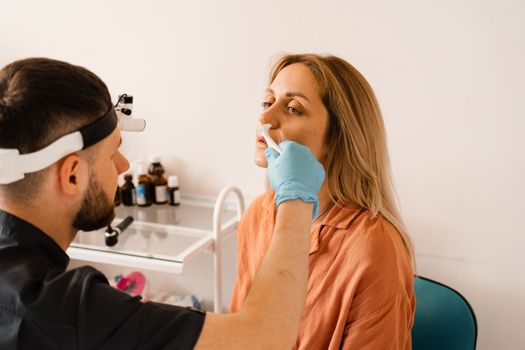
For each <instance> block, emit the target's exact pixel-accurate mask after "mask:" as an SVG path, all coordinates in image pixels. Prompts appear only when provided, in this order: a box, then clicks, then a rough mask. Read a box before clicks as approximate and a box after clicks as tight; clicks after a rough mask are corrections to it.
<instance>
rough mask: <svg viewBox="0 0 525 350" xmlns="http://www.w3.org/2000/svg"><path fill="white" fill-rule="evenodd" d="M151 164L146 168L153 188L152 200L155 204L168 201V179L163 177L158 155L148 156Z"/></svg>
mask: <svg viewBox="0 0 525 350" xmlns="http://www.w3.org/2000/svg"><path fill="white" fill-rule="evenodd" d="M150 162H151V165H150V166H149V169H148V174H149V175H150V177H151V183H152V184H153V188H154V196H153V202H154V203H155V204H166V203H168V194H167V190H168V181H166V178H165V177H164V168H163V167H162V164H160V157H159V156H152V157H150Z"/></svg>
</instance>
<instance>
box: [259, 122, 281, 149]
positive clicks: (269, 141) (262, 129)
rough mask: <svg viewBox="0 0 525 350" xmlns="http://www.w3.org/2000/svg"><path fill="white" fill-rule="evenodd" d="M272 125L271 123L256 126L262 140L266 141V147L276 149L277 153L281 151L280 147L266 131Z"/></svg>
mask: <svg viewBox="0 0 525 350" xmlns="http://www.w3.org/2000/svg"><path fill="white" fill-rule="evenodd" d="M271 127H272V124H263V125H260V126H259V127H258V130H257V131H258V133H259V134H260V135H262V137H264V141H266V144H267V145H268V147H270V148H272V149H274V150H276V151H277V152H278V153H279V154H281V153H282V151H281V148H280V147H279V145H278V144H277V143H275V141H274V140H273V139H272V138H271V137H270V134H269V133H268V130H270V129H271Z"/></svg>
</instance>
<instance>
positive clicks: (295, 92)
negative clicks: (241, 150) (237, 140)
mask: <svg viewBox="0 0 525 350" xmlns="http://www.w3.org/2000/svg"><path fill="white" fill-rule="evenodd" d="M259 121H260V123H261V124H271V125H272V128H271V129H270V130H269V132H268V133H269V134H270V136H271V137H272V138H273V139H274V141H275V142H276V143H277V144H279V143H281V142H282V141H284V140H291V141H295V142H297V143H300V144H302V145H305V146H307V147H309V148H310V150H311V151H312V153H313V154H314V155H315V156H316V157H317V159H318V160H320V159H321V158H322V157H323V156H324V152H325V147H324V135H325V132H326V128H327V125H328V111H327V110H326V108H325V106H324V104H323V102H322V100H321V97H320V95H319V89H318V87H317V81H316V80H315V77H314V75H313V74H312V72H311V71H310V69H309V68H308V67H306V66H305V65H304V64H302V63H294V64H291V65H289V66H287V67H285V68H284V69H283V70H281V71H280V72H279V74H278V75H277V77H276V78H275V80H274V81H273V82H272V84H271V85H270V87H269V88H268V89H267V90H266V96H265V98H264V102H263V112H262V113H261V117H260V118H259ZM267 147H268V146H267V144H266V142H265V141H264V138H263V137H262V136H260V135H257V140H256V144H255V164H257V166H260V167H267V166H268V163H267V161H266V157H265V155H264V150H265V149H266V148H267Z"/></svg>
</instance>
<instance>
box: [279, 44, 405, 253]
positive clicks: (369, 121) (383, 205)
mask: <svg viewBox="0 0 525 350" xmlns="http://www.w3.org/2000/svg"><path fill="white" fill-rule="evenodd" d="M294 63H301V64H304V65H305V66H307V67H308V68H309V69H310V71H311V72H312V73H313V74H314V76H315V78H316V80H317V82H318V84H319V86H318V87H319V93H320V97H321V99H322V101H323V103H324V105H325V107H326V109H327V110H328V126H327V130H326V134H325V145H326V149H325V156H324V158H323V159H322V160H321V162H322V163H323V165H324V167H325V170H326V174H327V177H326V181H327V185H328V193H329V195H330V198H331V200H332V201H333V202H334V203H337V202H338V201H341V202H342V203H343V204H345V205H349V204H357V205H359V206H360V207H362V208H366V209H368V210H370V211H371V212H372V214H373V215H374V216H375V215H381V216H383V217H384V218H385V219H387V220H388V221H389V222H390V223H392V225H394V226H395V227H396V228H397V230H398V231H399V233H400V235H401V238H402V239H403V243H404V245H405V247H406V249H407V252H408V254H409V256H410V257H411V258H412V259H413V249H412V243H411V240H410V238H409V236H408V235H407V232H406V229H405V225H404V224H403V220H402V219H401V216H400V214H399V211H398V208H397V205H396V201H395V197H394V190H393V183H392V177H391V173H390V161H389V157H388V151H387V142H386V133H385V127H384V124H383V117H382V116H381V110H380V109H379V105H378V103H377V100H376V97H375V94H374V91H373V90H372V87H371V86H370V84H368V82H367V81H366V79H365V78H364V77H363V75H362V74H361V73H359V71H358V70H357V69H355V68H354V67H353V66H352V65H351V64H350V63H348V62H346V61H345V60H343V59H341V58H338V57H335V56H321V55H316V54H299V55H285V56H283V57H281V58H280V59H278V61H277V62H276V63H275V65H274V67H273V69H272V70H271V73H270V83H271V82H273V81H274V79H275V78H276V77H277V74H279V72H280V71H281V70H282V69H283V68H285V67H286V66H289V65H291V64H294Z"/></svg>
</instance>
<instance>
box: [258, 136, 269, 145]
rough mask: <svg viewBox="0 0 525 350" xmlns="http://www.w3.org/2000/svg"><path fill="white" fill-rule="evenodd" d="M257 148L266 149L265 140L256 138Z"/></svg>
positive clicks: (260, 137)
mask: <svg viewBox="0 0 525 350" xmlns="http://www.w3.org/2000/svg"><path fill="white" fill-rule="evenodd" d="M257 146H258V147H260V148H267V147H268V145H267V144H266V140H265V139H264V137H262V136H257Z"/></svg>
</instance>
